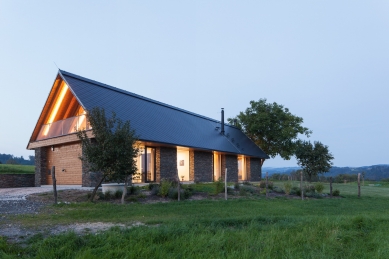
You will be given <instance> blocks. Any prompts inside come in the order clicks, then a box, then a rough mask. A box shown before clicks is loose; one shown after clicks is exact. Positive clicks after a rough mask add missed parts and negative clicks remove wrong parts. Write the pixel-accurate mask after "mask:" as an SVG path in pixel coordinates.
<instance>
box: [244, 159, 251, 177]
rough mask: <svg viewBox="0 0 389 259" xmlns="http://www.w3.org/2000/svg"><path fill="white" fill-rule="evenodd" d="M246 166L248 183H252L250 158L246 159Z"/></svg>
mask: <svg viewBox="0 0 389 259" xmlns="http://www.w3.org/2000/svg"><path fill="white" fill-rule="evenodd" d="M245 165H246V168H245V170H246V176H247V181H251V171H250V157H246V161H245Z"/></svg>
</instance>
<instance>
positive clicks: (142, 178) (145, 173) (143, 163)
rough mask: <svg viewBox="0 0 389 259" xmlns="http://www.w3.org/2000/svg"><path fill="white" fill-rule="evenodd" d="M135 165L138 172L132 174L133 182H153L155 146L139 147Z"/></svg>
mask: <svg viewBox="0 0 389 259" xmlns="http://www.w3.org/2000/svg"><path fill="white" fill-rule="evenodd" d="M136 165H137V168H138V172H137V174H135V175H134V176H133V182H134V183H144V182H155V148H153V147H144V148H141V150H140V152H139V155H138V158H137V159H136Z"/></svg>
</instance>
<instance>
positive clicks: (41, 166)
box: [34, 147, 47, 187]
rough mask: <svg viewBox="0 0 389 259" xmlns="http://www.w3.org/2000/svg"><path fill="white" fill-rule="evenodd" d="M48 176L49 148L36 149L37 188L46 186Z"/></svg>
mask: <svg viewBox="0 0 389 259" xmlns="http://www.w3.org/2000/svg"><path fill="white" fill-rule="evenodd" d="M46 175H47V147H40V148H36V149H35V184H34V186H35V187H40V186H41V185H42V184H46V181H47V179H46Z"/></svg>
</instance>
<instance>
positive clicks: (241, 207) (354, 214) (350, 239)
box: [0, 182, 389, 258]
mask: <svg viewBox="0 0 389 259" xmlns="http://www.w3.org/2000/svg"><path fill="white" fill-rule="evenodd" d="M275 184H276V185H280V186H281V185H282V184H283V183H282V182H279V183H278V182H277V183H275ZM296 184H297V183H296ZM365 184H366V183H365ZM201 188H205V186H202V187H201ZM334 188H338V189H339V190H340V192H341V195H342V196H344V197H343V198H336V199H308V200H304V201H301V200H299V199H286V198H283V197H282V198H278V199H265V198H264V197H263V196H262V197H261V198H259V199H258V198H249V197H248V198H244V199H235V200H228V201H224V200H216V201H212V200H202V201H183V202H170V203H157V204H138V203H133V204H128V205H124V206H123V205H115V204H110V203H96V204H92V203H79V204H68V205H67V204H62V205H59V206H50V207H49V208H48V210H47V212H46V213H42V214H38V215H24V216H18V217H14V218H12V219H11V221H12V222H13V223H17V224H22V225H24V226H29V227H35V228H40V227H50V226H54V225H56V224H70V223H74V222H113V223H124V224H128V225H130V224H131V223H133V222H142V223H145V224H146V225H145V226H140V227H134V228H129V229H126V230H121V229H119V228H113V229H111V230H109V231H106V232H102V233H99V234H97V235H96V234H87V235H84V236H78V235H76V234H75V233H71V232H70V233H67V234H61V235H57V236H50V237H48V238H43V237H42V236H39V235H38V236H35V237H33V238H31V239H30V240H29V241H28V242H26V243H25V244H24V245H23V246H18V245H10V244H7V243H6V241H5V239H1V238H0V258H388V257H389V245H388V244H389V218H388V215H389V199H388V198H387V197H388V196H387V193H388V192H389V188H388V186H386V185H383V186H380V187H371V186H365V187H362V197H361V198H358V197H357V196H356V193H357V186H356V185H355V184H340V185H337V186H336V187H335V186H334ZM0 224H1V223H0ZM7 224H9V222H8V223H7ZM0 235H1V234H0Z"/></svg>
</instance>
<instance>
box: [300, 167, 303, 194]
mask: <svg viewBox="0 0 389 259" xmlns="http://www.w3.org/2000/svg"><path fill="white" fill-rule="evenodd" d="M300 192H301V200H304V193H303V192H304V191H303V171H301V172H300Z"/></svg>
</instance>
